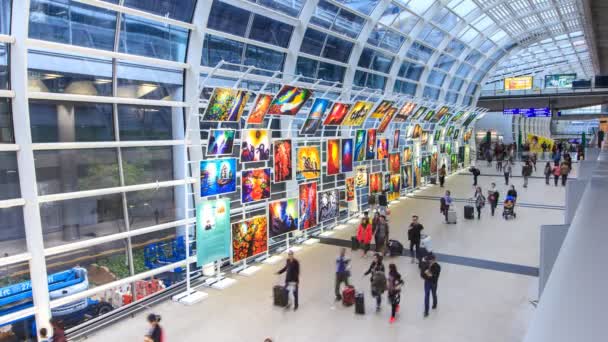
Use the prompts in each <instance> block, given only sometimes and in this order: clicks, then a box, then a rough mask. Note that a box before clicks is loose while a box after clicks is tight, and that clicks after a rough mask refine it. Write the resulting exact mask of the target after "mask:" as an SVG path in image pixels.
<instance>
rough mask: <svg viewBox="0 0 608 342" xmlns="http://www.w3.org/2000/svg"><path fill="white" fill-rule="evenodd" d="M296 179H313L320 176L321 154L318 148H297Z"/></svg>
mask: <svg viewBox="0 0 608 342" xmlns="http://www.w3.org/2000/svg"><path fill="white" fill-rule="evenodd" d="M297 150H298V155H297V163H298V164H297V168H296V179H298V180H302V179H314V178H319V176H320V175H321V152H320V151H319V147H318V146H303V147H298V149H297Z"/></svg>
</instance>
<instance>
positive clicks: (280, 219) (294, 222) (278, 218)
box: [268, 198, 298, 238]
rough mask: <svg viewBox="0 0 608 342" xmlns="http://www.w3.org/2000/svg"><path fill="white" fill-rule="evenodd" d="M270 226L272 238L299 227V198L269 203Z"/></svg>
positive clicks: (269, 230)
mask: <svg viewBox="0 0 608 342" xmlns="http://www.w3.org/2000/svg"><path fill="white" fill-rule="evenodd" d="M268 221H269V223H270V227H269V228H268V232H269V236H270V237H271V238H273V237H276V236H279V235H283V234H287V233H289V232H291V231H294V230H297V229H298V199H297V198H288V199H286V200H280V201H275V202H271V203H268Z"/></svg>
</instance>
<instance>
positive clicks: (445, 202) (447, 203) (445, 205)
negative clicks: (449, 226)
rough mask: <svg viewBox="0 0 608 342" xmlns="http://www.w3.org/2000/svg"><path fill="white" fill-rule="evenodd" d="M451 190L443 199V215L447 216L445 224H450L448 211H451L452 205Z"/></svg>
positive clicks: (446, 192)
mask: <svg viewBox="0 0 608 342" xmlns="http://www.w3.org/2000/svg"><path fill="white" fill-rule="evenodd" d="M450 195H451V193H450V190H446V191H445V196H443V197H442V198H441V208H440V210H441V213H442V214H443V216H445V223H450V222H449V221H448V211H449V210H450V206H451V205H452V202H453V200H452V196H450Z"/></svg>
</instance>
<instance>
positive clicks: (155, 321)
mask: <svg viewBox="0 0 608 342" xmlns="http://www.w3.org/2000/svg"><path fill="white" fill-rule="evenodd" d="M148 324H150V330H148V333H146V335H145V336H144V342H162V341H163V328H162V327H161V326H160V316H159V315H156V314H153V313H151V314H149V315H148ZM53 341H55V339H54V338H53Z"/></svg>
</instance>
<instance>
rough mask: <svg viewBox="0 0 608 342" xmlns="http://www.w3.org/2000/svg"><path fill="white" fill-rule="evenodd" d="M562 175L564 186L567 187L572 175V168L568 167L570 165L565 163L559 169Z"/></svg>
mask: <svg viewBox="0 0 608 342" xmlns="http://www.w3.org/2000/svg"><path fill="white" fill-rule="evenodd" d="M559 169H560V170H559V171H560V175H561V176H562V186H566V181H567V180H568V174H569V173H570V168H569V167H568V163H566V162H563V163H562V165H561V166H560V167H559Z"/></svg>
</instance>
